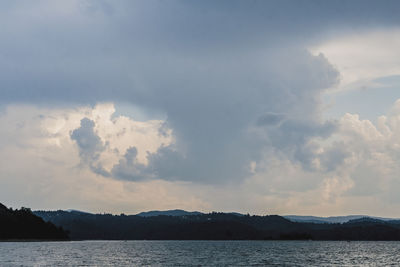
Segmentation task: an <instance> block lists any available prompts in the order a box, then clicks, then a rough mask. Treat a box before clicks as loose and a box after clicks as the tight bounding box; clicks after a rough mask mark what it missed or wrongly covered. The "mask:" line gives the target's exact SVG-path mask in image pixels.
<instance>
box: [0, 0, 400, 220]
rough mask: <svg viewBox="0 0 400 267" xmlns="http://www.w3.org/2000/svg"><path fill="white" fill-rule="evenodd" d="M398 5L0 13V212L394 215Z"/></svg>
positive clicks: (399, 122)
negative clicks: (21, 209)
mask: <svg viewBox="0 0 400 267" xmlns="http://www.w3.org/2000/svg"><path fill="white" fill-rule="evenodd" d="M399 14H400V2H399V1H397V0H393V1H388V0H383V1H367V0H362V1H361V0H360V1H358V0H354V1H340V0H337V1H319V0H315V1H314V0H290V1H289V0H288V1H286V0H283V1H282V0H279V1H278V0H277V1H264V0H263V1H256V0H254V1H253V0H248V1H244V0H242V1H235V0H229V1H228V0H227V1H224V0H220V1H205V0H202V1H191V0H182V1H180V0H170V1H162V0H142V1H131V0H126V1H123V0H116V1H111V0H97V1H89V0H87V1H85V0H68V1H67V0H66V1H53V0H40V1H30V0H26V1H23V0H10V1H2V2H1V3H0V25H1V26H0V196H1V198H0V202H2V203H3V204H5V205H8V206H12V207H14V208H18V207H21V206H26V207H31V208H33V209H71V208H72V209H80V210H85V211H90V212H110V213H121V212H124V213H127V214H133V213H137V212H140V211H144V210H154V209H160V210H164V209H175V208H180V209H186V210H199V211H205V212H208V211H213V210H216V211H237V212H244V213H247V212H249V213H252V214H299V215H306V214H307V215H346V214H369V215H375V216H390V217H400V195H399V194H398V192H399V190H400V164H399V163H400V50H399V49H398V48H399V47H400V19H399Z"/></svg>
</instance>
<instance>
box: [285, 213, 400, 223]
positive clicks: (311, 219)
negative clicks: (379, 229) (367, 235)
mask: <svg viewBox="0 0 400 267" xmlns="http://www.w3.org/2000/svg"><path fill="white" fill-rule="evenodd" d="M282 217H284V218H286V219H288V220H290V221H292V222H303V223H347V222H349V221H352V220H358V219H362V218H371V219H376V220H380V221H395V220H399V219H394V218H383V217H375V216H368V215H347V216H331V217H318V216H299V215H285V216H282Z"/></svg>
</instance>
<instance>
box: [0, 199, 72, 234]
mask: <svg viewBox="0 0 400 267" xmlns="http://www.w3.org/2000/svg"><path fill="white" fill-rule="evenodd" d="M68 239H69V237H68V233H67V232H66V231H64V230H63V229H62V228H60V227H57V226H55V225H54V224H52V223H51V222H45V221H44V220H43V219H42V218H40V217H38V216H36V215H34V214H33V213H32V212H31V210H30V209H27V208H21V209H20V210H12V209H8V208H7V207H6V206H4V205H3V204H1V203H0V240H68Z"/></svg>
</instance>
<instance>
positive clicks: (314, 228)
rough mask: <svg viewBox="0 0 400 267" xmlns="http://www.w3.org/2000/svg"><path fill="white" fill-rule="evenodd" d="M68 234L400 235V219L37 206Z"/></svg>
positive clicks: (372, 237) (177, 236) (245, 237)
mask: <svg viewBox="0 0 400 267" xmlns="http://www.w3.org/2000/svg"><path fill="white" fill-rule="evenodd" d="M35 214H37V215H38V216H41V217H42V218H44V219H45V220H48V221H51V222H53V223H54V224H56V225H57V226H62V227H63V228H64V229H67V230H68V231H69V232H70V237H71V239H74V240H83V239H108V240H296V239H310V240H400V223H399V222H398V221H391V222H384V221H380V220H371V219H368V218H366V219H359V220H355V221H350V222H347V223H343V224H332V223H330V224H314V223H299V222H292V221H289V220H287V219H285V218H283V217H281V216H277V215H269V216H249V215H235V214H228V213H215V212H214V213H210V214H197V215H183V216H165V215H161V216H151V217H143V216H137V215H124V214H121V215H111V214H90V213H84V212H78V211H36V212H35Z"/></svg>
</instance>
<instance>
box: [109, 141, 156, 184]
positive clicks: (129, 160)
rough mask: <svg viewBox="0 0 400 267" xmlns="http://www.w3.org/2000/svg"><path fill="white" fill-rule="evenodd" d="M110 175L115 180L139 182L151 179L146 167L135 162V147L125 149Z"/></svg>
mask: <svg viewBox="0 0 400 267" xmlns="http://www.w3.org/2000/svg"><path fill="white" fill-rule="evenodd" d="M111 174H112V175H113V177H115V178H117V179H121V180H128V181H141V180H145V179H149V178H151V173H148V167H147V166H145V165H143V164H141V163H139V162H138V161H137V149H136V147H130V148H129V149H127V151H126V153H125V155H124V157H123V158H122V159H120V160H119V162H118V164H116V165H114V166H113V168H112V170H111Z"/></svg>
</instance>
